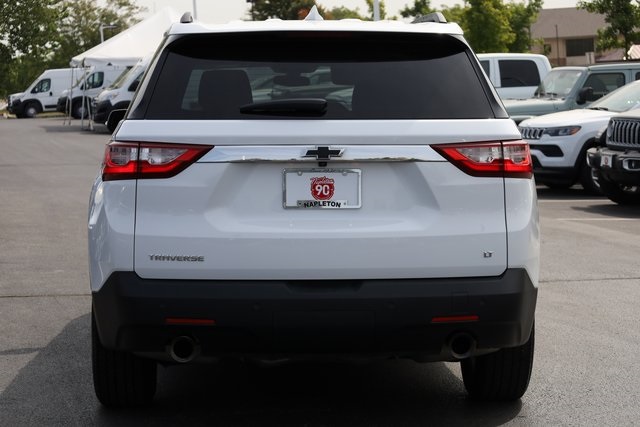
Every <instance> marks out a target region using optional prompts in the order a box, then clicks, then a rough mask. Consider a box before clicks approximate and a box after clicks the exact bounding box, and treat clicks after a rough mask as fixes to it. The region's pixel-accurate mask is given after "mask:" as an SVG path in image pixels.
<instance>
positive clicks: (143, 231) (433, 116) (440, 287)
mask: <svg viewBox="0 0 640 427" xmlns="http://www.w3.org/2000/svg"><path fill="white" fill-rule="evenodd" d="M310 16H315V17H316V19H307V20H305V21H280V20H269V21H266V22H236V23H230V24H226V25H216V26H204V25H201V24H198V23H193V22H189V21H190V19H188V17H183V20H182V21H184V22H182V23H180V24H176V25H173V26H172V27H171V28H170V30H169V31H168V33H167V36H166V38H165V40H164V42H163V43H162V45H161V48H160V49H159V51H158V54H157V55H156V57H155V58H154V59H153V61H152V63H151V65H150V68H149V71H148V72H147V74H146V76H145V78H144V79H143V81H142V83H141V85H140V88H139V90H138V92H137V94H136V97H135V98H134V100H133V101H132V104H131V106H130V108H129V110H128V112H127V113H126V116H123V117H124V120H123V121H122V122H121V123H120V124H119V126H118V128H117V129H116V131H115V132H114V134H113V136H112V141H111V142H110V143H109V144H108V145H107V147H106V151H105V158H104V163H103V165H102V168H101V171H100V173H99V175H98V177H97V179H96V182H95V185H94V187H93V191H92V196H91V203H90V213H89V255H90V278H91V291H92V295H93V317H92V318H93V322H92V324H93V330H92V332H93V373H94V384H95V390H96V393H97V396H98V398H99V400H100V401H101V402H102V403H103V404H105V405H108V406H126V405H137V404H142V403H145V402H148V401H149V400H150V399H151V398H152V397H153V395H154V392H155V386H156V364H157V362H158V361H160V362H162V363H172V362H173V363H185V362H191V361H203V360H212V359H213V360H215V359H217V358H220V357H227V356H231V357H237V356H241V357H245V358H255V359H260V360H264V359H278V360H280V359H283V358H291V359H296V358H306V357H336V356H337V355H339V356H340V357H353V358H362V357H365V358H377V357H383V358H392V357H404V358H412V359H414V360H418V361H461V362H462V374H463V378H464V383H465V386H466V388H467V390H468V392H469V394H470V395H471V396H472V397H476V398H481V399H496V400H508V399H517V398H519V397H520V396H522V394H523V393H524V392H525V391H526V389H527V386H528V383H529V377H530V374H531V366H532V360H533V323H534V311H535V305H536V296H537V285H538V264H539V238H540V236H539V228H538V212H537V205H536V190H535V185H534V180H533V179H532V168H531V159H530V154H529V148H528V145H527V144H526V143H525V142H524V141H522V140H521V139H520V133H519V131H518V129H517V127H516V125H515V124H514V122H513V121H512V120H510V119H509V117H508V115H507V114H506V112H505V111H504V109H503V107H502V104H501V102H500V100H499V98H498V97H497V94H496V93H495V91H494V90H493V88H492V86H491V84H490V82H488V81H487V80H486V77H485V75H484V73H483V72H482V69H481V67H480V64H479V62H478V60H477V58H476V56H475V55H474V53H473V52H472V51H471V49H470V47H469V46H468V44H467V43H466V41H465V40H464V38H463V36H462V31H461V30H460V27H459V26H458V25H456V24H450V23H445V22H442V20H443V19H441V15H439V14H436V15H434V16H433V17H432V19H433V20H434V21H436V22H422V23H415V24H405V23H401V22H359V21H354V20H345V21H320V20H319V18H318V17H317V14H314V13H312V14H311V15H310ZM425 21H429V19H426V20H425ZM438 21H439V22H438ZM318 69H322V70H330V74H331V82H332V83H331V84H333V85H335V89H336V92H340V96H333V95H335V94H334V93H333V92H331V90H329V88H328V87H327V83H326V82H323V83H321V85H322V87H321V88H319V87H317V85H314V84H312V83H311V82H310V81H309V78H308V77H306V76H308V75H309V73H313V72H314V71H315V70H318ZM270 77H273V79H274V83H275V84H276V85H277V86H278V87H282V86H285V87H291V88H295V90H291V91H287V92H286V93H288V94H289V95H287V96H286V97H283V96H282V93H284V92H282V91H281V90H278V94H277V96H274V97H273V98H272V99H266V100H265V99H264V94H261V97H260V100H259V101H254V99H253V95H254V94H253V92H252V89H251V87H252V86H251V83H252V81H254V80H257V79H268V78H270ZM305 87H306V88H307V90H306V91H305V90H304V88H305ZM345 87H346V88H345ZM349 88H350V89H349ZM114 114H115V112H114V113H112V116H113V115H114Z"/></svg>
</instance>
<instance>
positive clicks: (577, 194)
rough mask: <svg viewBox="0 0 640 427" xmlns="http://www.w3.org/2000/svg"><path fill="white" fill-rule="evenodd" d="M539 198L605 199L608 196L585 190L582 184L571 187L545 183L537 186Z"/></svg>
mask: <svg viewBox="0 0 640 427" xmlns="http://www.w3.org/2000/svg"><path fill="white" fill-rule="evenodd" d="M536 192H537V193H538V198H539V199H546V200H555V199H583V200H587V199H593V200H604V199H606V197H605V196H604V195H601V194H593V193H590V192H588V191H585V190H584V189H583V188H582V186H580V185H574V186H573V187H569V188H549V187H545V186H544V185H538V186H537V187H536Z"/></svg>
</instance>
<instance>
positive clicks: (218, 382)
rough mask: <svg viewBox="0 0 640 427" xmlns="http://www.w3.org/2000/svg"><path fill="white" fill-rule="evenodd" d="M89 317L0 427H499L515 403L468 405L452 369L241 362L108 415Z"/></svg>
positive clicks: (7, 397)
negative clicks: (98, 386) (95, 374)
mask: <svg viewBox="0 0 640 427" xmlns="http://www.w3.org/2000/svg"><path fill="white" fill-rule="evenodd" d="M89 331H90V317H89V315H88V314H87V315H84V316H81V317H79V318H77V319H75V320H73V321H71V322H70V323H69V324H68V325H67V326H66V327H65V328H64V330H63V331H62V332H61V333H60V334H59V335H58V336H56V337H55V338H54V339H53V340H52V341H51V342H50V343H49V344H48V345H47V346H46V347H45V348H43V349H42V350H41V351H39V353H38V354H37V356H36V357H35V358H34V359H33V360H32V361H31V362H29V363H28V364H27V365H26V366H25V367H24V368H23V369H22V370H21V371H20V372H19V374H18V375H17V377H16V378H15V379H14V380H13V381H12V382H11V384H9V386H8V387H7V388H6V390H5V391H4V393H3V394H2V395H1V396H0V425H118V426H144V425H153V426H163V425H167V426H173V425H224V426H262V425H277V426H334V425H335V426H386V425H402V426H413V425H415V426H418V425H419V426H425V425H447V426H463V425H464V426H468V425H470V424H471V425H486V426H494V425H502V424H504V423H506V422H508V421H510V420H512V419H514V418H515V417H517V416H518V414H519V413H520V411H521V408H522V403H521V402H520V401H516V402H513V403H508V404H504V403H502V404H498V403H481V402H474V401H472V400H470V399H468V398H467V397H466V395H465V392H464V387H463V384H462V382H461V380H460V379H459V377H458V376H457V375H456V374H455V373H454V371H452V369H454V370H455V369H458V367H457V365H455V364H445V363H432V364H417V363H415V362H411V361H400V360H394V361H386V362H376V363H368V364H358V365H354V364H344V363H316V362H313V363H312V362H308V363H294V364H287V365H278V366H271V367H257V366H254V365H251V364H246V363H243V362H241V361H226V362H220V363H216V364H211V365H180V366H170V367H161V368H160V369H159V378H158V392H157V394H156V398H155V400H154V402H153V403H152V404H151V405H150V406H148V407H144V408H139V409H128V410H122V409H121V410H113V409H107V408H104V407H102V406H101V405H100V404H99V403H98V401H97V400H96V398H95V395H94V392H93V383H92V378H91V354H90V353H91V351H90V332H89Z"/></svg>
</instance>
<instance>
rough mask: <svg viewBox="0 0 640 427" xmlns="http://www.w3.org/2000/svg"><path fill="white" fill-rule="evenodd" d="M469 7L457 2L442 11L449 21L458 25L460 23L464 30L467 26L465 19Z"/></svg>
mask: <svg viewBox="0 0 640 427" xmlns="http://www.w3.org/2000/svg"><path fill="white" fill-rule="evenodd" d="M467 9H468V7H466V6H461V5H459V4H457V5H455V6H452V7H449V8H444V9H442V10H441V12H442V14H443V15H444V17H445V18H446V20H447V22H455V23H457V24H458V25H460V27H462V29H463V30H465V28H466V26H465V22H464V19H465V14H466V12H467ZM465 32H466V30H465Z"/></svg>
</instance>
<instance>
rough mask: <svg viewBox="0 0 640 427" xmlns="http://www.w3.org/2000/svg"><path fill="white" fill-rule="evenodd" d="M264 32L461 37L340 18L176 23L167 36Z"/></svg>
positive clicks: (440, 27) (437, 27)
mask: <svg viewBox="0 0 640 427" xmlns="http://www.w3.org/2000/svg"><path fill="white" fill-rule="evenodd" d="M264 31H362V32H388V33H417V34H420V33H422V34H424V33H431V34H453V35H462V29H461V28H460V26H459V25H458V24H456V23H437V22H423V23H418V24H410V23H405V22H402V21H361V20H359V19H341V20H325V21H304V20H300V21H284V20H280V19H268V20H266V21H232V22H229V23H226V24H204V23H201V22H197V21H196V22H191V23H184V24H183V23H177V24H173V25H172V26H171V28H169V31H168V34H169V35H174V34H201V33H212V34H213V33H239V32H264Z"/></svg>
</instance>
